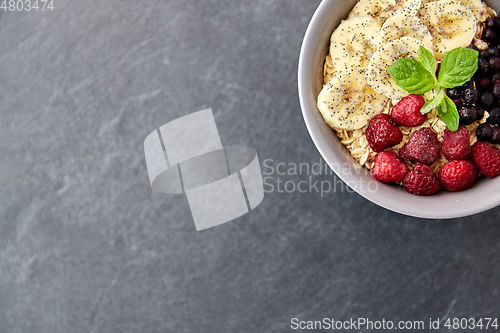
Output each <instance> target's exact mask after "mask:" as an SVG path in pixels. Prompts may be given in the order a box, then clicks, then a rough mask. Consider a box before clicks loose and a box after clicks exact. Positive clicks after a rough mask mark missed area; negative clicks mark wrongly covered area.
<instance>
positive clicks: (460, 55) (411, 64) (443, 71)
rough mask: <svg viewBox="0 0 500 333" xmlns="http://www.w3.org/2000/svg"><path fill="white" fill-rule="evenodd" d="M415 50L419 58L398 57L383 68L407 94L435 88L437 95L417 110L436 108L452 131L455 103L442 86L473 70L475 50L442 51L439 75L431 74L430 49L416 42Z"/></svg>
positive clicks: (455, 125) (459, 81)
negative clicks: (418, 45)
mask: <svg viewBox="0 0 500 333" xmlns="http://www.w3.org/2000/svg"><path fill="white" fill-rule="evenodd" d="M418 53H419V54H418V55H419V60H414V59H408V58H401V59H398V60H396V61H395V62H394V64H392V65H391V66H389V67H388V68H387V72H389V74H390V75H391V78H392V79H393V80H394V82H395V83H396V84H397V85H398V86H399V87H401V88H402V89H404V90H405V91H406V92H408V93H410V94H415V95H423V94H425V93H427V92H429V91H431V90H432V89H436V91H437V96H436V97H435V98H434V99H432V100H430V101H427V102H426V103H425V104H424V106H423V107H422V109H421V110H420V112H421V113H422V114H426V113H429V112H430V111H431V110H432V109H435V108H436V109H437V110H438V114H439V116H440V117H441V120H442V121H443V122H444V123H445V124H446V126H447V127H448V128H449V129H450V131H456V130H457V129H458V122H459V116H458V111H457V107H456V105H455V103H454V102H453V101H452V100H451V99H450V98H449V97H448V96H446V94H445V93H444V89H443V88H447V89H449V88H455V87H459V86H461V85H463V84H464V83H466V82H467V81H469V80H470V79H471V78H472V76H473V75H474V73H475V72H476V71H477V60H478V57H479V52H477V51H474V50H471V49H464V48H461V47H458V48H456V49H454V50H452V51H449V52H446V53H445V54H444V56H443V59H442V61H441V68H440V70H439V78H437V77H436V74H435V73H436V70H437V62H436V59H434V56H433V55H432V52H430V51H429V50H427V49H426V48H425V47H423V46H420V48H419V52H418Z"/></svg>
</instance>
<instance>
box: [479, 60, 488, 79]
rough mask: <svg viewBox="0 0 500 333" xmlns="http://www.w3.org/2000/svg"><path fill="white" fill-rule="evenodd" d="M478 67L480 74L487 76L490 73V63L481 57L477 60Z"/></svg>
mask: <svg viewBox="0 0 500 333" xmlns="http://www.w3.org/2000/svg"><path fill="white" fill-rule="evenodd" d="M477 67H478V69H477V70H478V71H479V73H482V74H485V75H487V74H488V73H489V71H490V63H489V62H488V60H486V59H485V58H482V57H479V59H478V60H477Z"/></svg>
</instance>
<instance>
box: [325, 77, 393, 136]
mask: <svg viewBox="0 0 500 333" xmlns="http://www.w3.org/2000/svg"><path fill="white" fill-rule="evenodd" d="M386 101H387V98H385V97H384V96H382V95H380V94H378V93H377V92H376V91H375V90H373V89H372V88H371V87H370V86H368V85H367V84H366V81H365V78H364V76H363V75H361V74H359V73H357V72H355V71H353V72H351V73H350V74H346V75H342V76H339V77H334V78H333V79H332V80H331V81H330V82H328V83H327V84H326V85H325V86H324V87H323V90H322V91H321V92H320V94H319V96H318V109H319V111H320V112H321V114H322V116H323V118H324V119H325V122H326V123H327V124H328V125H329V126H330V127H332V128H334V129H337V130H355V129H359V128H362V127H363V126H365V125H366V124H367V123H368V120H369V119H370V118H371V117H372V116H374V115H376V114H379V113H380V112H382V110H383V109H384V105H385V103H386Z"/></svg>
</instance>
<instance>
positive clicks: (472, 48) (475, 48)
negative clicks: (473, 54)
mask: <svg viewBox="0 0 500 333" xmlns="http://www.w3.org/2000/svg"><path fill="white" fill-rule="evenodd" d="M467 48H468V49H471V50H474V51H478V52H479V49H478V48H477V46H476V45H469V46H467Z"/></svg>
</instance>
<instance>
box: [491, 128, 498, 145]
mask: <svg viewBox="0 0 500 333" xmlns="http://www.w3.org/2000/svg"><path fill="white" fill-rule="evenodd" d="M492 130H493V135H492V136H491V139H490V142H491V143H500V127H498V126H495V127H493V128H492Z"/></svg>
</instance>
